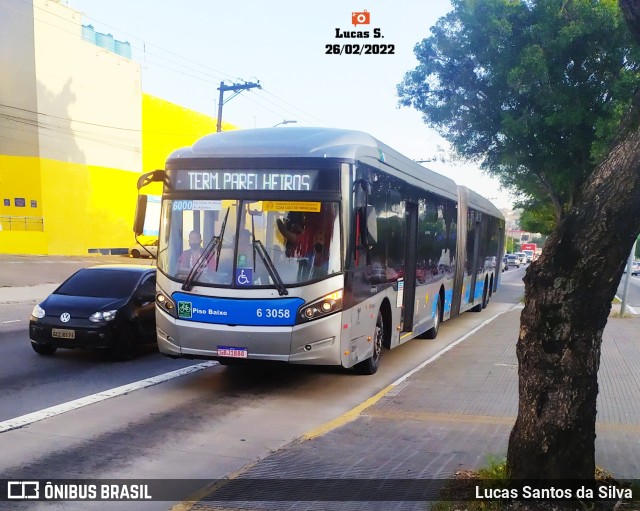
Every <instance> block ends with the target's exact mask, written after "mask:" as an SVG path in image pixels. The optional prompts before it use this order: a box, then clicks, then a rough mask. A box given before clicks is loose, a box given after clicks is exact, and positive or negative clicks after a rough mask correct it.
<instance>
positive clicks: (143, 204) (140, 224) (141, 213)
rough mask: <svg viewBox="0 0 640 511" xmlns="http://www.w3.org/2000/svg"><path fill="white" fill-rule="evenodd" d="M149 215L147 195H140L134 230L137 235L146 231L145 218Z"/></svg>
mask: <svg viewBox="0 0 640 511" xmlns="http://www.w3.org/2000/svg"><path fill="white" fill-rule="evenodd" d="M146 215H147V196H146V195H138V202H137V203H136V215H135V217H134V219H133V232H134V233H135V235H136V236H140V235H141V234H142V232H143V231H144V220H145V216H146Z"/></svg>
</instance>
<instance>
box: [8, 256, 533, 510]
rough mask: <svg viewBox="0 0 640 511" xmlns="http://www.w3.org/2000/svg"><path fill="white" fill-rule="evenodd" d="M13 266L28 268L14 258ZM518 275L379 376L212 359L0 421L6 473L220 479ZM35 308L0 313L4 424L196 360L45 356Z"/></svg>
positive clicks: (445, 335)
mask: <svg viewBox="0 0 640 511" xmlns="http://www.w3.org/2000/svg"><path fill="white" fill-rule="evenodd" d="M120 261H122V259H120ZM94 262H95V260H91V261H89V262H84V263H83V261H77V262H74V263H70V262H61V263H60V264H53V263H47V262H44V261H36V262H35V263H34V262H29V263H28V265H29V266H30V267H31V271H27V273H28V274H29V275H31V274H32V273H33V272H34V271H36V270H35V269H37V271H46V272H47V274H46V277H47V278H50V279H51V280H55V279H57V278H59V277H60V276H61V275H62V274H64V273H66V274H68V273H70V271H65V269H67V270H73V266H74V265H75V264H94ZM23 264H25V263H23ZM46 265H50V266H46ZM62 265H66V266H63V267H62V268H61V266H62ZM4 266H5V265H4V264H2V262H0V267H1V268H3V270H2V272H0V274H2V275H5V276H6V275H8V274H11V272H7V271H6V268H5V267H4ZM16 268H20V269H19V270H16V271H24V269H22V267H21V266H19V265H17V264H16ZM48 268H49V270H48ZM523 275H524V268H521V269H519V270H509V271H508V272H505V273H504V274H503V275H502V280H503V281H502V286H501V289H500V290H499V293H498V294H496V295H494V297H493V298H492V301H491V303H490V304H489V306H488V307H487V308H486V309H485V310H483V311H482V312H481V313H478V314H476V313H465V314H463V315H462V316H460V317H458V318H456V319H454V320H452V321H448V322H446V323H444V324H443V325H442V327H441V330H440V333H439V335H438V338H437V339H435V340H426V339H425V340H423V339H416V340H412V341H410V342H408V343H406V344H404V345H402V346H400V347H398V348H396V349H394V350H391V351H385V352H384V355H383V359H382V362H381V368H380V370H379V371H378V373H377V374H375V375H373V376H356V375H354V374H353V373H351V372H349V371H344V370H341V369H337V368H326V367H305V366H267V367H257V366H247V367H223V366H219V365H213V366H211V367H208V368H206V369H202V370H199V371H197V372H193V373H191V374H188V375H185V376H180V377H178V378H174V379H170V380H168V381H165V382H163V383H159V384H156V385H152V386H149V387H145V388H142V389H140V390H135V391H132V392H127V393H125V394H122V395H118V396H117V397H112V398H110V399H105V400H102V401H99V402H95V403H93V404H87V405H86V406H82V407H80V408H77V409H73V410H70V411H66V412H65V413H61V414H59V415H56V416H52V417H48V418H43V419H42V420H39V421H37V422H33V423H31V424H29V425H27V426H24V427H20V428H17V429H11V430H9V431H4V432H2V433H0V452H2V453H3V454H2V456H0V479H2V478H12V479H13V478H20V479H47V478H56V479H63V478H88V477H91V478H101V479H108V478H119V479H120V478H132V479H140V478H156V479H162V478H168V479H169V478H170V479H176V478H178V479H188V480H193V481H194V485H197V484H198V481H202V480H214V479H220V478H223V477H225V476H228V475H229V474H231V473H233V472H235V471H237V470H240V469H241V468H242V467H245V466H247V465H248V464H251V463H254V462H255V461H257V460H258V459H261V458H262V457H264V456H266V455H267V454H269V453H270V452H273V451H274V450H277V449H279V448H281V447H283V446H284V445H287V444H288V443H289V442H291V441H293V440H294V439H296V438H299V437H301V436H302V435H304V434H305V433H308V432H309V431H312V430H314V429H316V428H319V427H321V426H323V425H324V424H326V423H327V422H328V421H331V420H334V419H335V418H337V417H339V416H341V415H342V414H344V413H346V412H347V411H349V410H351V409H353V408H354V407H355V406H357V405H359V404H360V403H362V402H363V401H365V400H367V399H369V398H370V397H371V396H373V395H375V394H376V393H377V392H379V391H380V390H382V389H384V388H385V387H386V386H388V385H389V384H390V383H392V382H393V381H395V380H396V379H397V378H399V377H401V376H402V375H404V374H406V373H407V372H408V371H410V370H411V369H413V368H415V367H416V366H417V365H418V364H420V363H421V362H422V361H424V360H426V359H428V358H429V357H431V356H433V355H434V354H436V353H438V352H439V351H440V350H442V349H444V348H445V347H446V346H448V345H449V344H451V343H452V342H454V341H455V340H457V339H459V338H460V337H461V336H463V335H465V334H466V333H467V332H469V331H470V330H472V329H473V328H475V327H477V326H478V325H480V324H481V323H482V322H484V321H485V320H486V319H488V318H490V317H491V316H493V315H495V314H496V313H499V312H503V311H505V310H508V309H510V308H511V307H512V306H513V305H514V304H516V303H518V302H519V301H520V298H521V297H522V293H523V285H522V281H521V279H522V276H523ZM40 278H42V276H41V277H40ZM37 280H38V279H36V278H35V277H34V280H33V281H32V282H33V283H34V284H36V283H39V282H36V281H37ZM32 307H33V304H31V303H29V304H24V303H22V304H9V305H8V306H3V307H0V309H1V310H2V314H3V317H5V316H6V317H14V319H18V320H19V321H14V320H11V319H4V320H3V321H5V322H4V323H2V324H0V388H2V390H3V392H2V394H1V396H2V397H1V398H0V399H1V403H2V406H0V414H1V416H0V425H2V423H7V422H9V421H11V420H13V419H15V418H16V417H18V416H21V415H24V414H25V413H31V412H38V411H40V410H42V409H43V408H47V407H50V406H54V405H66V404H68V403H69V402H70V401H71V400H74V399H79V398H83V397H87V396H94V395H95V393H96V392H99V391H101V390H106V389H112V388H114V387H117V386H119V385H123V384H126V383H134V382H139V381H140V380H143V379H145V378H147V377H149V376H154V375H158V374H161V373H166V372H168V371H171V370H172V369H175V368H177V367H184V366H186V365H189V364H194V362H189V361H172V360H170V359H166V358H164V357H161V356H160V355H159V354H158V353H156V352H155V350H154V349H153V348H152V347H151V348H149V349H148V351H144V352H143V353H141V354H140V356H138V357H136V358H135V359H134V360H132V361H129V362H112V361H110V360H108V359H105V358H103V357H102V356H101V355H99V354H96V353H90V352H81V351H73V350H58V352H56V354H55V355H54V356H52V357H42V356H39V355H37V354H36V353H35V352H33V351H32V350H31V347H30V346H29V340H28V335H27V323H26V321H25V319H26V316H28V314H29V312H30V310H31V308H32ZM12 315H13V316H12ZM7 321H8V322H7ZM514 342H515V338H514ZM195 489H196V488H193V490H195ZM186 496H187V495H186V494H185V495H184V497H186ZM172 504H173V503H170V502H147V503H136V504H135V509H136V510H138V509H140V510H147V509H148V510H150V511H151V510H158V511H159V510H166V509H169V508H170V507H171V506H172ZM0 508H1V503H0ZM131 508H132V507H131V504H130V503H126V502H110V503H87V502H84V503H81V502H76V503H73V502H59V503H53V502H46V503H44V502H43V503H33V502H32V503H28V506H25V507H22V506H14V505H13V503H12V507H11V509H30V510H31V509H46V510H47V511H50V510H54V509H55V510H57V509H61V510H62V509H64V510H68V509H71V510H74V509H78V510H83V511H84V510H93V509H95V510H103V509H107V510H110V511H111V510H128V509H131Z"/></svg>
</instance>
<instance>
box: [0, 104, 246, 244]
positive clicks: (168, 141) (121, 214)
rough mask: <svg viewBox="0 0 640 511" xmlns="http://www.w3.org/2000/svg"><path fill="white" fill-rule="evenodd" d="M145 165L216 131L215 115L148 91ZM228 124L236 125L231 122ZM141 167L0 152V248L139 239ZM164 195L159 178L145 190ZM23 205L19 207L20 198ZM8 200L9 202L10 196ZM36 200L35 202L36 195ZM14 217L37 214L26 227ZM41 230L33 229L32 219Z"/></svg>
mask: <svg viewBox="0 0 640 511" xmlns="http://www.w3.org/2000/svg"><path fill="white" fill-rule="evenodd" d="M142 119H143V131H142V159H143V172H149V171H151V170H155V169H158V168H164V164H165V160H166V158H167V157H168V156H169V154H171V152H173V151H174V150H176V149H178V148H180V147H184V146H188V145H191V144H193V143H194V142H195V141H196V140H198V139H199V138H200V137H202V136H204V135H206V134H209V133H212V132H214V131H215V130H216V121H215V119H212V118H211V117H207V116H206V115H204V114H201V113H198V112H194V111H191V110H188V109H186V108H183V107H181V106H178V105H175V104H172V103H169V102H168V101H164V100H162V99H159V98H154V97H152V96H149V95H143V104H142ZM223 128H224V129H225V130H229V129H235V126H233V125H231V124H228V123H227V124H225V125H223ZM139 176H140V174H139V173H137V172H131V171H127V170H121V169H114V168H108V167H99V166H94V165H84V164H77V163H70V162H65V161H57V160H51V159H45V158H36V157H26V156H3V155H0V221H1V223H2V227H3V229H2V231H0V253H5V254H49V255H87V254H89V253H91V252H93V251H96V250H100V251H108V250H114V249H116V251H117V250H126V249H127V248H128V247H129V246H131V245H133V243H134V237H133V231H132V228H133V216H134V213H135V205H136V196H137V189H136V183H137V180H138V177H139ZM143 193H146V194H149V195H160V194H161V193H162V189H161V185H160V184H159V183H154V184H152V185H150V186H148V187H147V188H145V189H144V190H143ZM16 197H17V198H24V199H25V202H26V204H25V207H16V206H15V205H14V199H15V198H16ZM5 198H6V199H10V204H11V205H10V206H5V205H4V199H5ZM32 200H34V201H36V203H35V206H36V207H34V208H32V207H31V201H32ZM9 216H11V217H14V218H15V217H24V216H28V217H35V218H36V219H42V221H41V222H40V221H39V220H38V222H35V221H34V222H33V223H31V222H30V223H29V224H28V225H29V227H28V229H29V230H27V231H25V230H23V229H21V228H20V226H19V225H18V224H17V223H16V222H15V221H14V225H13V226H12V228H11V229H9V225H8V223H7V220H4V221H2V220H3V219H6V218H8V217H9ZM40 225H43V228H44V230H43V231H40V230H38V231H36V230H32V229H33V228H34V226H36V227H37V228H40Z"/></svg>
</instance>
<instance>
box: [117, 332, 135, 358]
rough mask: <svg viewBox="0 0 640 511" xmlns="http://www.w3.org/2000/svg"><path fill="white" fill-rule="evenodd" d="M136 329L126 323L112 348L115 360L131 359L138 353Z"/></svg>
mask: <svg viewBox="0 0 640 511" xmlns="http://www.w3.org/2000/svg"><path fill="white" fill-rule="evenodd" d="M135 334H136V332H135V329H134V328H133V326H131V325H126V326H124V327H123V328H122V330H120V333H119V334H118V337H117V339H116V343H115V344H114V345H113V347H112V348H111V356H112V357H113V358H114V359H115V360H131V359H132V358H133V357H134V355H135V354H136V347H137V345H136V341H135Z"/></svg>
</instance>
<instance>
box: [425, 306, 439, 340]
mask: <svg viewBox="0 0 640 511" xmlns="http://www.w3.org/2000/svg"><path fill="white" fill-rule="evenodd" d="M441 304H442V300H441V299H440V297H438V304H437V305H436V317H435V323H434V324H433V326H432V327H431V328H430V329H429V330H427V331H426V332H425V333H424V334H423V335H422V337H423V338H424V339H435V338H436V337H437V336H438V330H439V329H440V321H441V319H440V317H441V315H442V311H441V309H442V305H441Z"/></svg>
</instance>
